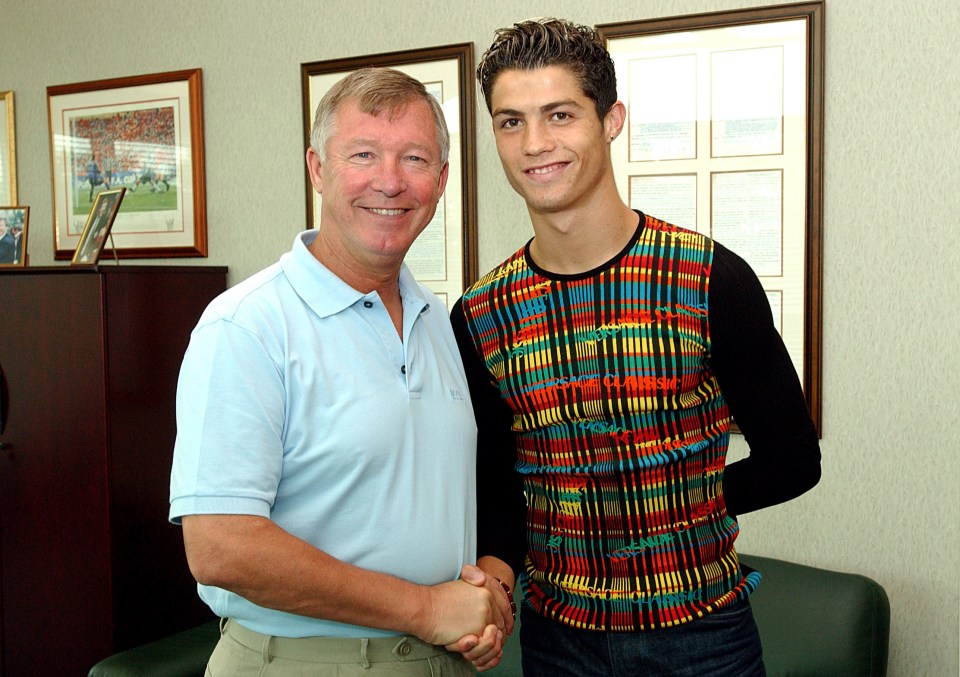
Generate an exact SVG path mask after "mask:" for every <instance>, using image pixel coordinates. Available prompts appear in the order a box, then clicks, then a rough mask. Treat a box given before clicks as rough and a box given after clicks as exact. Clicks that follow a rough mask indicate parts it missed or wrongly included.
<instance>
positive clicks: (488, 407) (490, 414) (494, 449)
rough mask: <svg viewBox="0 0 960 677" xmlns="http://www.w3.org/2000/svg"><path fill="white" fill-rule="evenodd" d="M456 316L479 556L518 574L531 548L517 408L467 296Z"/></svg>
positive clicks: (451, 316) (458, 305)
mask: <svg viewBox="0 0 960 677" xmlns="http://www.w3.org/2000/svg"><path fill="white" fill-rule="evenodd" d="M450 320H451V322H452V324H453V333H454V336H456V339H457V345H458V347H459V348H460V356H461V358H462V360H463V368H464V370H465V371H466V374H467V384H468V385H469V386H470V399H471V401H472V402H473V412H474V415H475V416H476V419H477V556H478V557H484V556H487V555H492V556H494V557H498V558H500V559H501V560H503V561H504V562H506V563H507V564H509V565H510V567H511V568H513V571H514V573H517V572H519V571H520V570H521V569H522V568H523V561H524V558H525V557H526V552H527V542H526V501H525V499H524V496H523V482H522V480H521V477H520V475H519V473H517V472H516V470H515V469H514V468H515V466H516V462H517V451H516V445H515V442H514V437H513V429H512V427H513V412H512V411H511V410H510V407H509V406H508V405H507V403H506V402H505V401H504V400H503V398H502V397H500V389H499V388H498V387H497V386H496V384H495V383H494V382H493V380H492V378H491V376H490V374H489V373H488V372H487V368H486V365H485V364H484V362H483V359H482V358H481V357H480V354H479V353H478V351H477V348H476V347H475V345H474V342H473V339H472V337H471V336H470V332H469V330H468V329H467V321H466V317H465V316H464V313H463V307H462V299H461V300H460V301H457V303H456V305H455V306H454V307H453V311H452V312H451V314H450Z"/></svg>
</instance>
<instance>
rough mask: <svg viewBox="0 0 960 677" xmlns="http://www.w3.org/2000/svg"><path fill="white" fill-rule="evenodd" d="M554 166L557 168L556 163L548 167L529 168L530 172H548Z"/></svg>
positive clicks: (553, 168)
mask: <svg viewBox="0 0 960 677" xmlns="http://www.w3.org/2000/svg"><path fill="white" fill-rule="evenodd" d="M556 168H557V166H556V165H550V166H549V167H537V168H535V169H531V170H530V173H531V174H549V173H550V172H552V171H553V170H555V169H556Z"/></svg>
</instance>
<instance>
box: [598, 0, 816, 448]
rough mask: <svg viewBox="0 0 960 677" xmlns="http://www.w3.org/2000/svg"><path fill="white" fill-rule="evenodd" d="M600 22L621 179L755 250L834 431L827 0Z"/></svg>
mask: <svg viewBox="0 0 960 677" xmlns="http://www.w3.org/2000/svg"><path fill="white" fill-rule="evenodd" d="M597 31H598V32H599V34H600V36H601V38H602V39H604V40H605V41H606V45H607V49H608V50H609V51H610V54H611V56H612V57H613V61H614V64H615V66H616V70H617V89H618V96H619V98H620V100H621V101H623V102H624V104H625V105H626V107H627V123H626V126H625V128H624V131H623V132H622V133H621V134H620V136H619V137H618V138H617V140H616V141H615V142H614V144H613V147H612V157H613V166H614V173H615V175H616V180H617V184H618V186H619V188H620V190H621V191H622V193H623V195H624V196H626V197H627V199H628V202H629V204H630V205H631V206H632V207H634V208H635V209H639V210H641V211H643V212H646V213H649V214H651V215H653V216H656V217H658V218H661V219H663V220H665V221H669V222H671V223H673V224H675V225H677V226H681V227H685V228H689V229H691V230H696V231H699V232H702V233H704V234H707V235H709V236H710V237H711V238H713V239H715V240H716V241H718V242H720V243H721V244H723V245H725V246H727V247H729V248H730V249H732V250H733V251H735V252H736V253H737V254H739V255H740V256H741V257H743V258H744V259H745V260H746V261H747V262H748V263H749V264H750V266H751V267H752V268H753V270H754V272H755V273H756V274H757V276H758V277H759V278H760V281H761V283H762V284H763V286H764V289H765V290H766V292H767V298H768V299H769V300H770V304H771V310H772V312H773V315H774V319H775V321H776V323H777V327H778V329H779V330H780V334H781V336H783V340H784V343H785V344H786V346H787V350H788V351H789V353H790V357H791V359H792V360H793V363H794V367H795V368H796V370H797V373H798V374H799V375H800V376H801V379H802V381H803V387H804V393H805V395H806V398H807V404H808V406H809V407H810V412H811V414H812V416H813V420H814V423H815V424H816V426H817V430H818V431H821V401H820V400H821V386H822V376H821V340H822V328H821V278H822V264H821V259H822V233H823V45H824V37H823V34H824V8H823V2H822V1H817V2H804V3H797V4H790V5H776V6H771V7H755V8H750V9H742V10H734V11H729V12H716V13H709V14H695V15H690V16H678V17H669V18H663V19H652V20H644V21H632V22H622V23H614V24H603V25H599V26H597Z"/></svg>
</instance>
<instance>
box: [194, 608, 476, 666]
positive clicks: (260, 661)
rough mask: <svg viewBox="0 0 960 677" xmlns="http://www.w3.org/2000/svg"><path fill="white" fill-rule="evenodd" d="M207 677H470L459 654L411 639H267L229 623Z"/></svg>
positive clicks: (225, 624)
mask: <svg viewBox="0 0 960 677" xmlns="http://www.w3.org/2000/svg"><path fill="white" fill-rule="evenodd" d="M206 674H207V677H271V676H277V677H279V676H286V675H290V676H298V677H299V676H300V675H303V676H306V675H311V676H312V677H381V676H387V675H389V676H390V677H468V676H469V677H473V675H475V674H476V670H475V669H474V667H473V666H472V665H471V664H470V663H469V662H468V661H466V660H465V659H464V658H463V657H462V656H460V655H459V654H453V653H449V652H447V651H446V650H445V649H444V648H443V647H442V646H433V645H431V644H427V643H425V642H422V641H420V640H419V639H417V638H415V637H409V636H398V637H377V638H371V639H343V638H336V637H304V638H301V639H291V638H288V637H271V636H270V635H262V634H260V633H259V632H253V631H252V630H248V629H247V628H245V627H243V626H242V625H240V624H239V623H237V622H236V621H233V620H229V619H226V620H223V621H221V622H220V641H219V642H218V643H217V646H216V648H215V649H214V650H213V655H212V656H210V662H209V663H208V664H207V672H206Z"/></svg>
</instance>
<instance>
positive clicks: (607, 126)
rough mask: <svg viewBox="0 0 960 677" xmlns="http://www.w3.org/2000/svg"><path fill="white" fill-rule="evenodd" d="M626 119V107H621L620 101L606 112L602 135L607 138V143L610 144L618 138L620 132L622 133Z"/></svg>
mask: <svg viewBox="0 0 960 677" xmlns="http://www.w3.org/2000/svg"><path fill="white" fill-rule="evenodd" d="M626 119H627V107H626V106H624V105H623V102H622V101H617V102H615V103H614V104H613V105H612V106H611V107H610V110H608V111H607V115H606V116H605V117H604V118H603V133H604V136H605V137H606V138H607V141H608V142H612V141H613V140H614V139H615V138H617V137H618V136H620V132H621V131H623V125H624V122H626Z"/></svg>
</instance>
